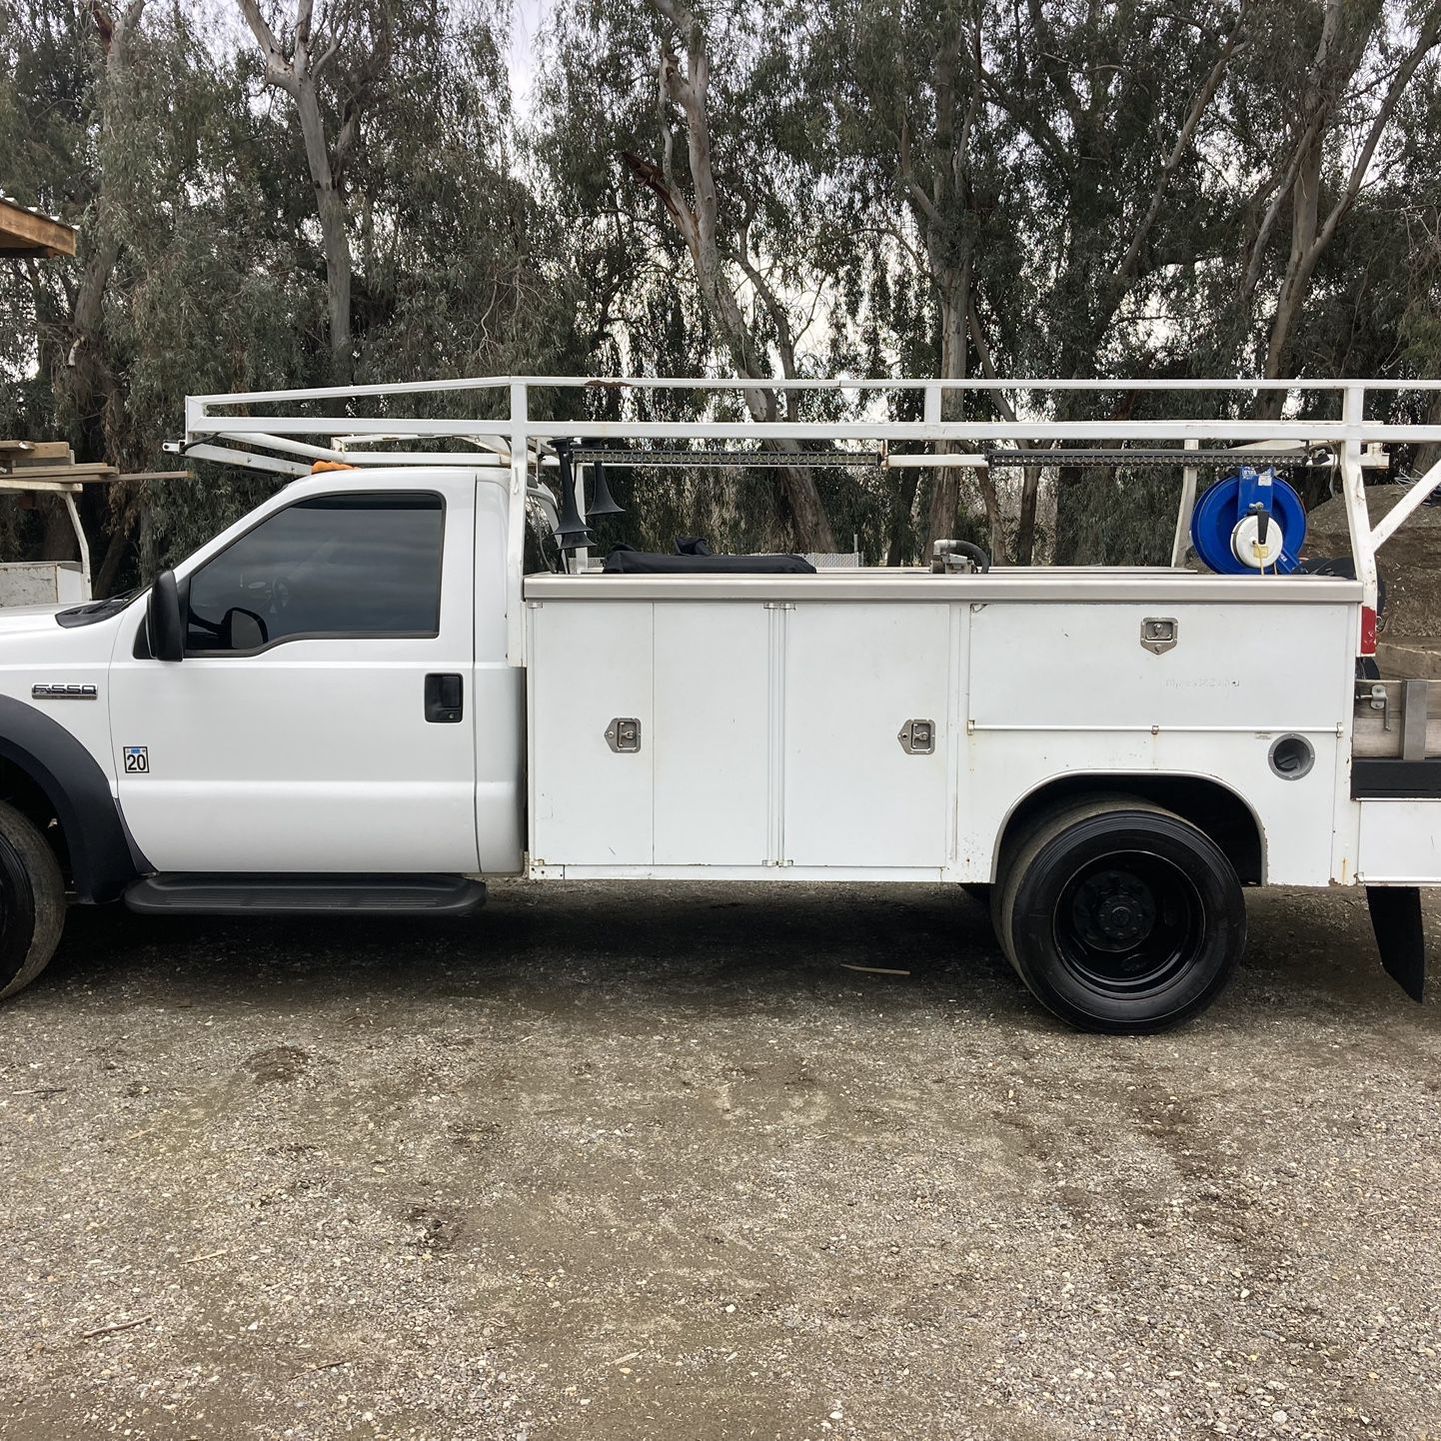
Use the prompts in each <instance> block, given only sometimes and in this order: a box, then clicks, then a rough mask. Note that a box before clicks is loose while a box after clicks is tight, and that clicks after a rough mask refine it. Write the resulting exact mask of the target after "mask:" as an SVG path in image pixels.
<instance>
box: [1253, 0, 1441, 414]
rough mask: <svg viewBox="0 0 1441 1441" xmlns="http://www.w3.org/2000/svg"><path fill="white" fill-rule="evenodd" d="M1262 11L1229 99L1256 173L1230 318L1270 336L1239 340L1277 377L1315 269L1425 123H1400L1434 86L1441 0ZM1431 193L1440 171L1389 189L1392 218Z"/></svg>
mask: <svg viewBox="0 0 1441 1441" xmlns="http://www.w3.org/2000/svg"><path fill="white" fill-rule="evenodd" d="M1264 18H1265V43H1264V44H1262V45H1258V46H1256V47H1254V48H1253V50H1252V53H1251V54H1250V55H1249V56H1247V57H1245V59H1244V62H1243V64H1242V66H1240V67H1238V71H1237V74H1236V75H1235V77H1234V80H1235V87H1234V91H1233V96H1232V106H1231V110H1232V114H1233V116H1234V127H1233V132H1232V133H1233V135H1234V139H1235V142H1236V144H1235V147H1234V149H1233V150H1232V152H1231V155H1232V157H1233V163H1234V159H1235V158H1239V159H1240V160H1241V161H1242V163H1243V164H1245V166H1246V168H1247V172H1248V173H1247V174H1246V178H1245V181H1244V182H1243V183H1244V185H1245V187H1246V189H1247V191H1248V194H1247V201H1246V209H1245V224H1244V226H1243V227H1242V228H1241V230H1240V235H1241V243H1240V245H1239V247H1238V250H1239V254H1238V256H1237V261H1236V279H1235V282H1234V284H1235V308H1234V311H1233V316H1234V320H1233V324H1234V325H1236V326H1237V327H1239V328H1241V329H1242V330H1243V333H1247V334H1249V335H1255V334H1257V333H1258V331H1259V334H1260V336H1261V337H1262V339H1261V341H1260V343H1259V345H1257V346H1247V345H1245V344H1244V343H1243V344H1242V345H1241V346H1239V347H1238V349H1239V350H1240V355H1239V357H1238V358H1239V359H1240V361H1241V363H1243V364H1245V363H1256V362H1259V364H1260V368H1261V373H1262V374H1263V375H1265V376H1267V377H1270V378H1274V377H1278V376H1282V375H1286V374H1289V373H1291V372H1292V370H1293V369H1294V365H1293V353H1294V342H1295V338H1296V335H1297V331H1298V329H1299V328H1300V326H1301V325H1302V323H1303V318H1304V310H1305V307H1306V305H1307V303H1308V301H1309V300H1310V299H1311V298H1312V295H1313V291H1314V286H1315V281H1316V277H1317V273H1318V267H1319V266H1320V265H1321V263H1322V261H1323V259H1324V258H1325V257H1326V255H1327V253H1328V251H1329V250H1330V248H1331V247H1332V246H1333V245H1334V244H1335V243H1336V242H1337V239H1338V236H1340V235H1342V233H1343V227H1345V226H1346V225H1347V224H1348V223H1349V222H1350V221H1351V219H1352V217H1353V214H1354V212H1355V210H1356V207H1357V205H1358V203H1362V201H1363V195H1364V194H1365V192H1366V191H1367V190H1368V189H1369V190H1370V192H1371V193H1372V196H1373V197H1374V196H1375V195H1376V194H1377V193H1378V192H1379V193H1384V192H1386V191H1388V190H1390V189H1392V187H1391V186H1390V185H1389V184H1388V181H1389V179H1390V178H1391V177H1392V176H1393V175H1394V174H1396V173H1397V172H1398V171H1400V170H1401V169H1403V168H1405V165H1406V157H1407V154H1408V152H1414V149H1415V145H1416V142H1417V139H1418V138H1419V136H1418V134H1417V131H1416V130H1415V129H1413V128H1412V127H1410V126H1403V125H1398V124H1397V118H1398V116H1402V115H1405V114H1407V112H1408V108H1409V109H1410V111H1411V113H1412V114H1413V115H1414V114H1416V113H1417V107H1415V106H1414V105H1411V106H1409V107H1408V105H1407V101H1408V99H1410V100H1413V101H1414V99H1415V98H1416V96H1417V93H1418V92H1424V91H1429V92H1430V94H1431V95H1432V96H1433V97H1434V95H1435V93H1436V87H1437V56H1438V50H1441V3H1437V0H1425V3H1420V4H1411V5H1407V6H1399V5H1395V4H1387V3H1385V0H1321V3H1317V0H1268V3H1267V4H1266V6H1265V10H1264ZM1425 109H1426V106H1425V105H1424V103H1423V105H1422V106H1421V107H1420V113H1421V114H1424V113H1425ZM1428 190H1429V192H1430V199H1431V201H1432V203H1433V204H1434V202H1435V199H1436V185H1435V178H1434V172H1433V173H1432V174H1431V175H1430V176H1429V177H1424V183H1423V188H1422V190H1421V191H1420V192H1419V193H1418V192H1417V191H1415V190H1412V191H1411V192H1410V193H1409V195H1408V194H1404V193H1403V194H1402V195H1400V196H1396V195H1395V194H1394V191H1393V195H1392V198H1393V202H1395V201H1399V202H1400V204H1399V205H1396V207H1395V209H1396V211H1397V213H1396V214H1395V215H1394V217H1393V219H1394V220H1395V221H1397V222H1399V221H1401V220H1402V218H1403V215H1404V212H1405V211H1406V210H1408V209H1409V210H1411V211H1412V213H1413V214H1414V213H1415V211H1416V209H1417V207H1418V205H1421V204H1424V203H1425V200H1426V192H1427V191H1428ZM1272 295H1274V299H1273V298H1272ZM1257 350H1258V351H1259V354H1256V351H1257ZM1248 351H1250V352H1251V353H1250V354H1248V353H1247V352H1248ZM1253 355H1254V359H1253ZM1282 399H1283V397H1282V395H1281V393H1280V392H1270V393H1269V394H1266V395H1263V396H1262V397H1261V399H1260V401H1259V403H1258V413H1260V414H1262V415H1270V416H1274V415H1278V414H1279V413H1280V406H1281V402H1282Z"/></svg>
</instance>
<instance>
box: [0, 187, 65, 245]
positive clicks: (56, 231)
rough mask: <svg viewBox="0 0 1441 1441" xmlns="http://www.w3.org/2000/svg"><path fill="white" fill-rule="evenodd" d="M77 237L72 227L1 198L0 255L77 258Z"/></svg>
mask: <svg viewBox="0 0 1441 1441" xmlns="http://www.w3.org/2000/svg"><path fill="white" fill-rule="evenodd" d="M75 234H76V232H75V231H74V229H73V228H72V227H71V226H69V225H62V224H61V223H60V222H59V221H58V220H51V219H50V218H49V217H48V216H44V215H36V214H35V213H34V212H33V211H30V210H26V209H25V208H24V206H21V205H16V204H15V203H14V202H13V201H10V200H3V199H0V256H8V257H11V258H17V257H21V256H40V257H45V258H48V257H52V256H57V255H74V254H75Z"/></svg>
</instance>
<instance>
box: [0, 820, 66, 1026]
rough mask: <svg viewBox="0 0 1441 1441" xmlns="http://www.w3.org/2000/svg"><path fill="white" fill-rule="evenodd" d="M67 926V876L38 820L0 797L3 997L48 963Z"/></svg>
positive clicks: (0, 985) (0, 988) (0, 967)
mask: <svg viewBox="0 0 1441 1441" xmlns="http://www.w3.org/2000/svg"><path fill="white" fill-rule="evenodd" d="M64 926H65V879H64V877H63V876H62V875H61V874H60V865H59V862H57V861H56V859H55V852H54V851H52V850H51V849H50V847H49V846H48V845H47V844H46V842H45V837H44V836H42V835H41V834H40V832H39V831H38V830H36V828H35V826H34V824H33V823H32V822H31V821H30V820H29V819H28V818H27V817H26V816H24V815H22V814H21V813H20V812H19V811H17V810H16V809H15V808H14V807H13V806H9V805H6V804H5V803H4V802H3V801H0V1000H4V999H5V998H6V997H7V996H13V995H14V994H15V992H16V991H19V990H23V989H24V987H26V986H28V985H29V984H30V982H31V981H33V980H34V979H35V977H36V976H38V975H39V974H40V972H41V971H43V970H44V969H45V967H46V965H47V964H49V961H50V957H51V956H53V955H54V954H55V947H56V946H58V945H59V944H60V932H61V930H62V929H63V928H64Z"/></svg>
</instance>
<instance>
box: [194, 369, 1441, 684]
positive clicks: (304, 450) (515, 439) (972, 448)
mask: <svg viewBox="0 0 1441 1441" xmlns="http://www.w3.org/2000/svg"><path fill="white" fill-rule="evenodd" d="M1438 390H1441V381H1438V380H1412V381H1395V380H1379V379H1371V380H1360V379H1346V380H1211V379H1199V378H1196V379H1193V378H1186V379H1176V380H1124V379H1122V380H1109V379H1071V380H1015V379H1003V378H991V377H983V378H977V379H967V380H869V379H852V378H849V377H838V378H831V379H806V380H735V379H717V378H713V377H708V376H707V377H693V378H684V379H669V378H664V379H663V378H657V377H651V376H634V377H626V378H616V379H609V378H606V379H598V378H595V377H584V376H492V377H482V378H473V379H456V380H435V381H410V382H403V383H399V384H393V385H354V386H329V387H321V388H318V389H311V390H289V391H284V390H279V391H249V392H243V393H239V394H232V395H203V396H191V397H189V398H188V399H187V401H186V416H185V439H184V441H183V442H179V443H175V444H172V445H170V446H167V449H169V450H172V451H175V452H178V453H183V454H185V455H188V456H190V457H192V458H194V459H198V460H214V461H218V462H221V463H224V464H231V465H240V466H245V467H248V468H251V469H257V470H264V471H268V472H271V473H273V474H276V475H281V476H290V477H294V476H299V475H304V474H308V473H309V472H310V470H311V467H312V466H313V464H314V463H315V462H316V461H319V460H328V461H338V462H344V463H347V464H350V465H356V466H367V467H369V466H395V465H411V466H415V465H427V466H429V465H447V466H450V465H458V466H465V467H470V468H473V469H477V470H487V469H490V470H495V471H496V472H497V476H496V478H497V480H500V479H501V478H502V476H504V477H505V478H506V483H507V484H508V489H509V496H510V506H511V512H512V514H511V519H512V524H511V527H510V537H509V543H510V547H511V554H510V556H509V557H508V559H509V562H510V564H509V570H510V576H509V581H508V583H509V585H510V587H511V590H510V592H509V603H508V606H507V610H508V620H507V623H508V626H509V628H510V637H511V651H512V654H513V655H516V656H518V655H519V654H520V646H521V640H522V630H523V625H522V606H521V596H520V587H521V572H522V545H523V538H524V508H525V505H526V501H527V499H528V498H529V497H532V496H534V495H535V494H536V488H537V486H538V484H539V481H540V472H541V470H542V469H543V468H548V467H551V466H554V465H556V464H557V463H558V459H557V455H556V451H555V445H554V443H555V442H556V441H563V442H571V443H572V444H573V445H574V447H575V449H574V450H573V452H572V453H573V454H574V455H575V457H576V458H577V459H578V460H582V461H584V460H601V461H603V462H605V463H607V464H612V465H615V464H630V465H638V464H651V465H660V464H664V465H675V466H683V465H691V466H700V465H711V466H714V465H758V466H766V467H775V466H786V465H793V466H794V465H806V466H814V465H819V464H824V465H827V466H834V465H844V466H848V467H849V466H871V465H874V464H877V463H878V464H879V465H880V466H881V467H882V468H884V469H914V468H927V469H930V468H936V469H939V468H946V469H954V468H967V467H968V468H983V467H1000V466H1002V465H1005V466H1024V465H1046V466H1058V465H1075V466H1084V465H1092V464H1105V465H1131V464H1145V465H1161V464H1174V465H1177V466H1179V467H1180V468H1181V470H1182V495H1181V502H1180V508H1179V511H1178V515H1177V526H1176V536H1177V547H1176V549H1177V551H1179V550H1180V549H1181V541H1182V538H1183V536H1184V534H1185V529H1186V527H1187V526H1188V524H1189V519H1190V510H1191V506H1192V505H1193V503H1194V501H1195V496H1196V489H1197V482H1198V475H1197V472H1198V470H1199V469H1200V468H1201V467H1202V466H1211V465H1217V464H1227V463H1231V462H1232V461H1235V462H1236V463H1250V464H1257V463H1259V464H1263V465H1268V464H1285V465H1301V464H1306V463H1314V462H1309V461H1308V458H1309V457H1310V456H1311V455H1313V454H1316V453H1319V452H1322V451H1324V452H1326V453H1328V454H1329V455H1330V456H1331V457H1333V458H1334V463H1336V464H1337V465H1338V466H1339V469H1340V473H1341V481H1342V493H1343V495H1344V497H1345V503H1346V513H1347V520H1348V524H1349V526H1350V532H1351V543H1352V551H1353V558H1354V560H1355V564H1356V574H1357V577H1358V578H1359V579H1360V581H1361V583H1362V588H1363V597H1364V598H1363V605H1364V607H1365V608H1366V610H1367V612H1368V613H1369V617H1370V620H1369V624H1370V625H1371V626H1372V627H1373V628H1374V617H1375V607H1376V592H1377V571H1376V552H1377V550H1379V548H1380V547H1381V546H1382V545H1384V544H1385V542H1386V541H1387V540H1388V539H1390V537H1391V536H1392V535H1394V534H1395V532H1396V530H1397V529H1398V528H1399V527H1400V526H1401V525H1402V523H1403V522H1404V521H1405V520H1406V518H1407V517H1408V516H1410V515H1412V514H1413V513H1414V512H1415V511H1416V510H1417V509H1418V508H1419V507H1420V506H1421V504H1422V503H1423V502H1424V501H1425V500H1426V498H1427V496H1428V495H1429V494H1430V492H1431V491H1432V490H1433V489H1435V488H1436V487H1437V485H1441V462H1438V463H1437V464H1436V465H1434V466H1432V467H1431V468H1430V469H1429V470H1428V471H1427V473H1426V474H1425V475H1424V476H1422V477H1420V478H1419V479H1418V480H1417V481H1416V483H1415V485H1414V487H1413V489H1412V490H1411V492H1410V493H1409V494H1407V495H1406V496H1404V497H1403V498H1402V499H1401V501H1400V502H1399V503H1398V504H1397V505H1396V506H1394V507H1393V508H1392V510H1391V511H1390V512H1389V513H1388V514H1387V515H1386V516H1385V517H1384V518H1383V519H1381V520H1379V521H1377V522H1376V524H1375V525H1372V523H1371V521H1370V517H1369V515H1368V512H1367V507H1366V494H1365V484H1364V474H1363V472H1364V470H1365V469H1366V468H1368V467H1377V466H1384V465H1386V464H1387V459H1386V454H1385V449H1384V448H1385V447H1386V446H1388V445H1425V444H1436V443H1441V425H1427V424H1421V423H1416V424H1410V423H1396V422H1394V421H1389V420H1377V419H1374V418H1368V414H1370V413H1371V412H1372V411H1373V410H1374V401H1375V398H1376V397H1378V396H1382V397H1392V396H1395V395H1396V394H1398V393H1403V392H1404V393H1417V392H1427V393H1430V392H1435V391H1438ZM1278 391H1279V392H1282V393H1284V394H1285V395H1286V397H1287V401H1286V403H1285V405H1284V407H1283V414H1282V417H1281V418H1280V419H1277V420H1255V419H1249V418H1246V417H1245V416H1244V415H1243V414H1238V413H1237V412H1241V411H1245V410H1248V409H1250V408H1251V407H1252V405H1253V404H1254V400H1255V397H1256V396H1257V395H1259V394H1261V393H1263V392H1278ZM817 392H822V393H829V394H832V395H836V396H839V397H840V398H842V399H843V400H845V401H847V402H848V404H849V409H850V410H851V412H852V413H853V414H854V415H855V417H856V418H853V419H846V420H829V419H828V420H790V419H780V418H776V419H764V420H737V419H734V418H731V417H732V416H733V415H734V414H735V413H736V411H737V409H739V408H742V407H743V406H744V404H745V402H747V401H752V402H755V401H761V400H762V399H763V398H764V397H770V398H771V399H770V402H769V408H770V411H772V412H779V411H780V410H781V406H780V404H779V402H780V401H781V400H783V399H784V398H785V397H788V396H798V397H799V399H800V401H801V402H802V403H803V402H804V400H805V398H806V397H807V396H808V395H811V394H814V393H817ZM658 393H666V394H669V395H670V396H671V398H672V400H674V399H675V398H677V397H679V398H680V399H682V400H684V399H687V398H692V404H693V405H696V401H695V400H694V399H693V398H694V397H699V398H700V399H699V404H698V405H697V407H696V408H698V409H699V410H701V411H702V412H703V413H702V414H701V415H699V416H698V418H696V419H694V420H685V421H677V420H653V419H644V420H643V419H640V418H638V416H639V413H640V407H639V406H638V405H637V401H639V400H640V399H641V398H646V399H650V398H654V397H655V396H656V395H657V394H658ZM588 394H589V395H590V396H595V395H601V396H603V397H604V399H605V404H606V406H607V408H609V409H611V410H616V409H618V410H619V411H620V412H621V413H622V414H625V413H627V412H629V413H630V414H631V416H632V417H634V418H631V419H599V418H591V419H584V418H582V419H577V418H574V416H573V415H566V414H564V412H565V411H572V412H573V411H575V410H583V409H585V408H586V401H587V395H588ZM1087 394H1089V395H1093V396H1096V397H1116V398H1119V397H1123V396H1136V395H1138V394H1139V395H1145V396H1147V397H1156V396H1166V397H1171V398H1172V400H1173V403H1174V404H1175V405H1176V408H1177V410H1178V411H1182V412H1191V413H1178V414H1176V415H1175V416H1169V417H1159V418H1149V419H1145V420H1135V419H1124V420H1119V419H1109V420H1107V419H1103V420H1074V419H1067V418H1061V415H1062V414H1063V413H1064V406H1062V405H1061V404H1059V402H1060V401H1061V400H1062V398H1063V397H1068V396H1069V397H1074V396H1077V395H1087ZM993 397H995V398H997V399H999V400H1000V401H1001V402H1002V403H1001V404H1000V405H998V404H996V403H995V400H993V399H992V398H993ZM722 399H729V400H730V407H729V410H718V408H717V405H716V402H717V401H720V400H722ZM1207 399H1209V400H1210V402H1211V404H1213V405H1215V406H1216V413H1214V414H1212V415H1209V416H1208V415H1206V414H1204V413H1203V414H1196V413H1194V412H1195V410H1196V409H1197V407H1198V403H1199V402H1204V401H1205V400H1207ZM1303 399H1311V400H1315V399H1321V400H1322V401H1323V402H1324V401H1329V404H1328V405H1327V406H1326V408H1327V409H1329V410H1330V411H1332V412H1335V413H1333V414H1332V415H1331V416H1329V417H1328V418H1317V417H1314V416H1307V415H1302V414H1300V410H1301V401H1302V400H1303ZM898 400H900V401H905V402H907V403H908V406H909V408H910V409H912V410H914V409H915V408H916V402H917V400H919V402H920V406H919V408H920V411H921V415H922V418H921V419H920V420H897V419H895V418H894V417H893V415H892V410H893V409H894V402H896V401H898ZM738 403H739V404H738ZM457 404H459V405H460V406H461V407H465V406H468V407H469V408H470V409H471V410H472V411H474V413H472V414H462V415H454V416H443V415H437V414H434V413H433V412H434V411H435V410H436V409H437V408H439V407H440V406H442V405H444V406H447V407H449V408H457ZM367 409H370V410H373V411H374V412H375V413H374V414H364V413H362V412H364V411H365V410H367ZM755 409H757V410H762V411H764V410H765V409H766V405H765V404H764V403H762V404H759V405H756V406H755ZM978 409H979V410H983V411H984V412H985V415H986V417H987V418H975V416H974V415H972V416H971V417H968V416H967V414H966V412H967V411H968V410H969V411H972V412H974V411H976V410H978ZM486 410H489V411H491V412H503V413H492V414H489V415H486V414H482V413H481V412H482V411H486ZM327 411H328V412H329V413H326V412H327ZM996 412H999V413H1000V414H1002V416H1003V418H1001V419H994V418H990V417H991V415H992V414H993V413H996ZM718 442H720V443H723V444H717V443H718ZM1123 442H1136V443H1138V449H1137V451H1136V452H1135V453H1132V454H1128V453H1127V452H1126V449H1125V447H1124V445H1123V444H1121V443H1123ZM678 443H683V444H678ZM696 443H700V444H701V448H700V449H698V450H694V451H692V450H688V449H686V448H685V447H687V446H690V445H693V444H696ZM1002 443H1007V444H1008V445H1014V446H1016V447H1017V448H1016V449H1010V448H1006V449H1002ZM1066 443H1073V444H1076V445H1079V446H1082V447H1086V449H1083V450H1079V451H1077V450H1071V451H1068V450H1066V449H1065V448H1064V446H1065V445H1066ZM862 444H864V446H865V448H864V449H861V448H860V446H861V445H862ZM756 445H759V446H766V447H767V449H766V450H765V451H764V452H760V453H757V452H753V451H749V450H746V449H741V448H739V447H745V446H756ZM1178 445H1179V446H1180V447H1181V448H1180V449H1176V448H1175V447H1177V446H1178ZM382 446H384V447H386V448H381V447H382ZM853 446H854V448H852V447H853ZM394 447H400V448H394ZM801 447H811V448H820V449H821V452H822V454H823V455H824V459H823V460H822V459H821V456H820V455H816V454H813V453H810V452H808V451H806V450H804V449H801ZM897 447H905V448H906V449H899V450H898V449H897ZM1036 447H1045V448H1041V449H1037V448H1036ZM1098 447H1103V448H1104V449H1103V450H1101V451H1100V452H1099V453H1097V450H1096V448H1098ZM1158 447H1170V448H1171V450H1170V453H1168V454H1165V455H1164V457H1161V456H1158V454H1157V448H1158ZM1088 455H1092V456H1094V457H1095V458H1091V459H1088V458H1087V456H1088ZM1101 455H1105V456H1106V457H1108V458H1107V459H1104V460H1102V459H1101V458H1100V456H1101ZM1122 457H1124V458H1122ZM1278 457H1284V458H1283V459H1281V458H1278ZM576 471H577V488H578V489H579V490H580V492H581V494H580V504H581V509H582V513H583V512H584V492H583V484H584V482H583V479H582V478H581V467H580V466H577V467H576ZM582 559H583V553H582ZM1173 563H1179V555H1177V554H1176V553H1174V552H1173Z"/></svg>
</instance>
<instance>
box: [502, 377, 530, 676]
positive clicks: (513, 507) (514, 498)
mask: <svg viewBox="0 0 1441 1441" xmlns="http://www.w3.org/2000/svg"><path fill="white" fill-rule="evenodd" d="M529 419H530V412H529V408H528V400H527V396H526V386H525V382H524V381H522V380H513V381H511V383H510V505H509V508H508V514H507V518H506V532H505V659H506V664H507V665H514V666H521V665H524V664H525V600H524V592H525V499H526V488H527V483H528V481H529V479H530V431H529V426H528V422H529Z"/></svg>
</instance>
